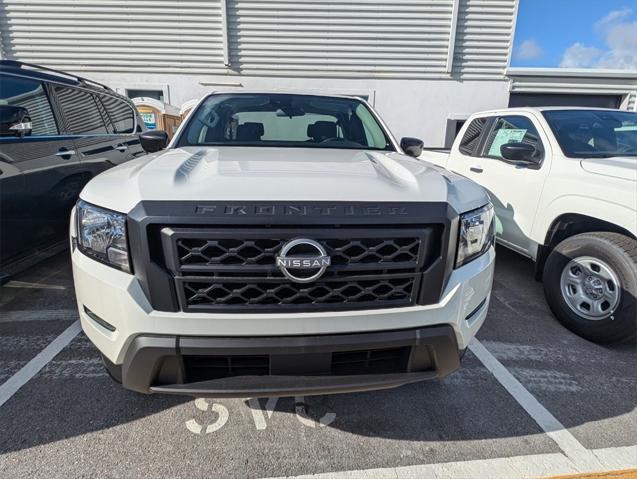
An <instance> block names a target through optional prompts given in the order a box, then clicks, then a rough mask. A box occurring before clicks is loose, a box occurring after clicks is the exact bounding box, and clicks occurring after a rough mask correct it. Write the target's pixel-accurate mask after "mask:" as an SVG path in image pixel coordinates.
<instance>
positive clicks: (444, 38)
mask: <svg viewBox="0 0 637 479" xmlns="http://www.w3.org/2000/svg"><path fill="white" fill-rule="evenodd" d="M224 11H225V14H224ZM0 15H1V23H0V33H1V36H2V42H3V43H2V44H3V49H4V55H5V56H6V57H10V58H17V59H21V60H24V61H31V62H34V63H41V64H46V65H48V66H55V67H58V68H61V69H67V70H84V71H95V72H104V71H115V72H147V73H191V74H202V73H204V74H219V73H221V74H231V75H232V74H235V75H237V74H242V75H276V76H281V75H296V76H307V75H310V76H314V75H324V76H332V77H334V76H335V77H368V76H375V77H379V78H428V77H440V76H441V75H443V76H449V75H448V74H447V67H448V65H447V64H448V55H449V53H450V51H451V54H452V55H453V52H454V48H453V44H454V42H455V44H456V48H455V52H456V54H455V55H453V59H454V62H455V64H456V67H455V68H454V70H453V71H454V72H455V73H457V74H458V75H461V76H465V75H466V76H470V75H476V74H477V75H483V76H484V75H487V76H494V75H495V76H502V74H503V73H504V69H505V68H506V66H507V55H508V51H509V43H510V40H511V37H512V30H513V24H514V16H515V0H459V1H458V0H397V1H391V2H388V1H386V0H354V1H348V2H343V1H331V0H329V1H325V0H323V1H322V0H182V1H180V0H154V1H152V2H149V1H144V0H100V1H95V0H28V1H25V0H0ZM454 17H457V28H456V27H455V23H456V22H455V20H454ZM224 38H225V40H224ZM224 42H225V43H226V46H225V48H227V52H228V54H227V55H228V58H227V59H226V60H229V62H228V63H229V66H226V65H224ZM450 46H451V49H450Z"/></svg>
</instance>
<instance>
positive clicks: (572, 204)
mask: <svg viewBox="0 0 637 479" xmlns="http://www.w3.org/2000/svg"><path fill="white" fill-rule="evenodd" d="M420 158H421V159H424V160H427V161H429V162H432V163H434V164H437V165H439V166H442V167H444V168H447V169H448V170H451V171H453V172H456V173H459V174H461V175H464V176H466V177H468V178H470V179H472V180H474V181H476V182H478V183H479V184H481V185H482V186H483V187H485V188H486V189H487V190H488V192H489V195H490V196H491V201H492V202H493V205H494V207H495V212H496V217H497V220H496V234H497V240H498V242H500V243H501V244H502V245H504V246H506V247H508V248H510V249H512V250H514V251H517V252H519V253H521V254H523V255H525V256H528V257H529V258H531V259H533V260H534V261H535V263H536V265H537V266H536V271H537V277H538V279H540V278H542V279H543V282H544V291H545V295H546V299H547V301H548V304H549V306H550V307H551V309H552V311H553V313H554V314H555V316H556V317H557V318H558V320H560V321H561V322H562V324H564V325H565V326H566V327H567V328H569V329H571V330H572V331H574V332H575V333H577V334H579V335H581V336H583V337H585V338H587V339H589V340H592V341H598V342H608V341H616V340H620V339H624V338H627V337H631V336H633V335H634V334H635V331H636V330H637V299H636V297H637V240H636V237H637V113H632V112H625V111H617V110H603V109H582V108H515V109H504V110H495V111H487V112H481V113H477V114H475V115H473V116H472V117H471V118H469V120H468V121H467V122H466V124H465V125H464V127H463V129H462V130H461V131H460V132H459V135H458V137H457V139H456V141H455V143H454V144H453V147H452V149H451V152H441V151H439V152H436V151H426V152H425V153H423V154H422V155H421V156H420Z"/></svg>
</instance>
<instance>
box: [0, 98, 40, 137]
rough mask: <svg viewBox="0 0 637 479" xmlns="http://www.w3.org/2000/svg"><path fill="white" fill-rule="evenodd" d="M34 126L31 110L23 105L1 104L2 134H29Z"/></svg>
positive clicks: (0, 127)
mask: <svg viewBox="0 0 637 479" xmlns="http://www.w3.org/2000/svg"><path fill="white" fill-rule="evenodd" d="M32 127H33V125H32V123H31V117H30V116H29V110H27V109H26V108H24V107H21V106H11V105H0V136H18V137H22V136H29V135H30V134H31V129H32Z"/></svg>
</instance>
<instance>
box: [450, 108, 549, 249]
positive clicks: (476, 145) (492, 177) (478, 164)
mask: <svg viewBox="0 0 637 479" xmlns="http://www.w3.org/2000/svg"><path fill="white" fill-rule="evenodd" d="M474 121H476V122H478V124H476V125H475V127H474V128H473V129H472V125H470V126H469V128H468V129H467V132H466V134H470V132H471V131H474V130H476V129H477V128H478V127H481V134H480V136H479V137H477V136H475V135H474V138H473V139H472V142H469V144H470V145H471V148H470V149H465V152H464V153H463V143H465V141H464V140H465V138H464V137H463V140H462V141H461V143H460V147H459V148H460V152H458V151H455V152H454V153H453V155H454V158H453V159H451V161H450V167H451V168H450V169H452V170H454V171H456V172H457V173H460V174H462V175H464V176H467V177H468V178H471V179H472V180H474V181H476V182H477V183H479V184H481V185H482V186H483V187H485V188H486V189H487V190H488V192H489V195H490V196H491V201H492V202H493V205H494V208H495V212H496V216H497V222H496V225H497V226H496V228H497V229H496V231H497V234H498V240H499V241H500V242H501V243H503V244H504V245H506V246H508V247H510V248H512V249H514V250H516V251H518V252H520V253H522V254H525V255H527V256H531V257H535V254H536V251H537V243H536V242H534V241H533V240H532V239H531V238H530V235H531V230H532V228H533V221H534V219H535V215H536V213H537V207H538V204H539V201H540V195H541V194H542V189H543V187H544V182H545V180H546V177H547V175H548V172H549V168H550V158H551V151H550V144H549V142H548V138H547V137H546V134H545V133H544V131H543V130H542V129H541V127H540V126H539V125H538V124H537V123H536V121H535V120H534V119H533V118H532V117H530V116H526V115H523V114H515V115H498V116H491V117H483V118H477V119H476V120H474ZM474 133H475V132H474ZM517 142H520V143H527V144H531V145H533V146H535V148H536V150H537V155H540V158H541V159H542V161H541V163H540V165H538V166H536V165H533V166H522V165H520V164H515V163H512V162H509V161H507V160H505V159H504V158H502V155H501V153H500V146H502V145H503V144H505V143H517Z"/></svg>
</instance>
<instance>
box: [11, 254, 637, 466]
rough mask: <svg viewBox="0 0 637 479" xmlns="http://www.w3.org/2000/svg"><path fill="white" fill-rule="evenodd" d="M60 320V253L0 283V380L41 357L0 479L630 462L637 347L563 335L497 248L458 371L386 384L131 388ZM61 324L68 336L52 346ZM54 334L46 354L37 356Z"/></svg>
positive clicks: (64, 306) (65, 293) (17, 402)
mask: <svg viewBox="0 0 637 479" xmlns="http://www.w3.org/2000/svg"><path fill="white" fill-rule="evenodd" d="M76 321H77V313H76V305H75V302H74V296H73V282H72V276H71V268H70V262H69V259H68V256H67V254H66V253H64V254H60V255H58V256H56V257H54V258H51V259H49V260H47V261H46V262H44V263H42V264H40V265H39V266H37V267H35V268H32V269H31V270H29V271H27V272H25V273H23V274H21V275H19V276H17V277H16V278H14V280H13V281H11V282H9V283H7V284H6V285H4V286H3V287H2V288H0V389H1V388H2V387H3V386H2V385H3V384H7V382H8V381H15V378H16V377H18V379H19V378H20V377H22V375H24V374H25V373H24V371H25V369H26V370H28V369H29V367H30V366H32V365H33V362H34V358H36V359H38V358H39V359H40V360H42V361H43V367H42V369H41V370H40V371H39V372H38V373H37V374H35V376H34V377H32V378H30V379H29V380H28V381H26V383H25V384H24V385H23V386H22V387H20V388H19V389H18V390H17V392H15V393H14V394H11V395H10V396H9V397H8V398H6V402H4V404H2V405H1V406H0V477H3V478H13V477H47V478H51V477H65V478H67V477H96V476H100V477H228V478H232V477H280V476H296V475H310V474H326V475H327V476H334V477H425V476H430V477H473V476H476V474H478V473H477V472H476V471H484V475H481V476H480V477H489V476H493V477H507V475H509V474H510V475H512V476H513V475H518V476H519V477H527V473H528V477H532V476H533V477H537V476H538V475H551V474H555V475H557V474H562V473H567V472H577V471H585V470H610V469H619V468H622V469H623V468H627V467H634V468H637V411H636V410H635V405H636V404H637V368H636V365H637V345H636V344H635V342H631V343H624V344H618V345H597V344H593V343H590V342H588V341H585V340H583V339H581V338H579V337H577V336H575V335H573V334H572V333H570V332H569V331H567V330H566V329H564V328H563V327H562V326H561V325H560V324H559V323H558V322H557V321H555V319H554V318H553V316H552V315H551V313H550V311H549V309H548V307H547V306H546V303H545V301H544V297H543V294H542V285H541V284H540V283H537V282H535V281H534V279H533V265H532V264H531V263H530V262H529V261H527V260H526V259H524V258H522V257H519V256H517V255H515V254H513V253H510V252H508V251H506V250H504V249H502V248H499V249H498V258H497V263H496V277H495V285H494V291H493V296H492V299H491V306H490V310H489V315H488V318H487V320H486V323H485V325H484V326H483V328H482V329H481V331H480V333H479V334H478V342H477V343H476V345H475V347H474V348H472V351H469V352H467V354H466V356H465V358H464V360H463V365H462V369H461V370H460V371H458V372H457V373H455V374H453V375H452V376H450V377H448V378H446V379H445V380H443V381H435V382H427V383H420V384H414V385H409V386H404V387H401V388H398V389H393V390H386V391H378V392H368V393H358V394H345V395H333V396H316V397H308V398H280V399H278V400H277V399H271V400H266V399H258V398H245V399H221V400H216V399H215V400H212V399H197V400H193V399H192V398H187V397H173V396H144V395H140V394H136V393H133V392H129V391H126V390H124V389H122V388H121V387H120V386H119V385H118V384H116V383H114V382H113V381H112V380H111V379H110V378H109V377H108V376H107V374H106V373H105V371H104V370H103V368H102V366H101V363H100V359H99V356H98V354H97V351H96V349H95V348H94V347H93V346H92V344H91V343H90V342H89V341H88V339H86V337H85V336H84V335H83V334H82V333H81V332H80V333H79V334H77V335H76V334H75V333H76V331H73V330H72V328H73V327H74V325H75V322H76ZM69 328H71V330H69ZM65 331H67V332H66V335H67V336H65V337H66V338H73V339H72V340H71V341H70V342H68V340H65V342H64V343H63V344H61V343H60V340H59V339H56V338H59V337H60V335H63V334H65ZM55 341H58V342H57V343H55V344H54V346H55V345H56V344H57V345H58V346H60V347H59V353H58V354H52V356H51V358H48V357H45V356H46V354H45V353H47V352H48V353H51V349H50V345H51V344H52V343H54V342H55ZM66 343H68V344H66ZM47 347H49V349H48V350H47V349H46V348H47ZM43 351H45V353H43ZM56 352H57V350H55V351H53V353H56ZM43 357H44V359H42V358H43ZM30 362H31V363H30ZM27 372H28V371H27ZM28 377H30V376H28ZM5 389H6V388H5ZM0 393H1V391H0ZM0 396H1V394H0ZM0 399H2V398H1V397H0ZM507 468H508V469H507ZM347 471H349V472H347ZM441 471H442V472H441ZM445 471H447V473H445ZM463 471H464V472H463ZM507 471H509V472H507ZM510 471H516V472H517V474H513V473H511V472H510ZM538 471H540V472H541V474H540V472H538ZM476 477H478V476H476Z"/></svg>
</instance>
